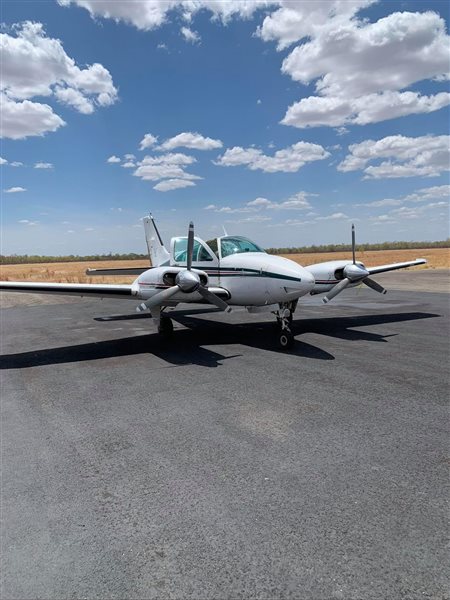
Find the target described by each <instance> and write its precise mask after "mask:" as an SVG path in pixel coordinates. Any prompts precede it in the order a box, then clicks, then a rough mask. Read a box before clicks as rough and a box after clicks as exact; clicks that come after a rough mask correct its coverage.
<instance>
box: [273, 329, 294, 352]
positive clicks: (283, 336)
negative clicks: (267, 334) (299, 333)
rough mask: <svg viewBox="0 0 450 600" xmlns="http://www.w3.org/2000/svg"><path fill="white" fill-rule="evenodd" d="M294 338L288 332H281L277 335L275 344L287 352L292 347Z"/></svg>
mask: <svg viewBox="0 0 450 600" xmlns="http://www.w3.org/2000/svg"><path fill="white" fill-rule="evenodd" d="M294 341H295V338H294V336H293V335H292V333H290V332H289V331H286V330H283V331H280V332H279V333H278V338H277V344H278V347H279V348H281V349H282V350H289V349H290V348H292V346H293V345H294Z"/></svg>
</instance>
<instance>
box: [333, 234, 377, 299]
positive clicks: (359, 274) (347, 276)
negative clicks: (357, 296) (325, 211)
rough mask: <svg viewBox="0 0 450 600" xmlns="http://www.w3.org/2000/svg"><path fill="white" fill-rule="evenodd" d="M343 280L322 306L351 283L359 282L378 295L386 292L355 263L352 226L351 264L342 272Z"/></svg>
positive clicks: (365, 270)
mask: <svg viewBox="0 0 450 600" xmlns="http://www.w3.org/2000/svg"><path fill="white" fill-rule="evenodd" d="M343 275H344V279H342V280H341V281H340V282H339V283H337V284H336V285H335V286H334V287H333V288H331V290H330V291H329V292H328V294H327V295H326V296H324V298H322V301H323V302H324V304H326V303H327V302H329V301H330V300H332V299H333V298H334V297H336V296H337V295H338V294H340V293H341V292H342V291H343V290H345V288H346V287H348V286H349V285H350V284H351V283H357V282H361V283H364V285H367V287H370V288H372V289H373V290H375V291H376V292H379V293H380V294H385V293H386V290H385V289H384V287H382V286H381V285H380V284H379V283H377V282H376V281H374V280H373V279H370V277H369V275H370V273H369V271H367V269H365V268H364V267H363V266H361V265H359V264H357V263H356V242H355V226H354V225H353V224H352V262H351V263H349V264H348V265H345V267H344V270H343Z"/></svg>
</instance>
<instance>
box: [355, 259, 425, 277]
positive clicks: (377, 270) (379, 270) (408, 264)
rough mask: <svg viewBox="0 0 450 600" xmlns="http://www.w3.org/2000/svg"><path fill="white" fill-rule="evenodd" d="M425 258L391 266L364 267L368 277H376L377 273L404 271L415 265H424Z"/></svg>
mask: <svg viewBox="0 0 450 600" xmlns="http://www.w3.org/2000/svg"><path fill="white" fill-rule="evenodd" d="M426 262H427V261H426V260H425V258H417V259H416V260H412V261H410V262H402V263H392V264H391V265H380V266H379V267H366V270H367V271H369V273H370V275H376V274H377V273H385V272H386V271H395V270H396V269H406V267H415V266H416V265H424V264H426Z"/></svg>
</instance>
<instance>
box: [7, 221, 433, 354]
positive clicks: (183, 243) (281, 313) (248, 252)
mask: <svg viewBox="0 0 450 600" xmlns="http://www.w3.org/2000/svg"><path fill="white" fill-rule="evenodd" d="M143 224H144V230H145V237H146V242H147V247H148V253H149V258H150V261H151V265H152V266H150V267H138V268H134V267H133V268H118V269H114V268H112V269H87V271H86V274H87V275H89V276H99V275H101V276H110V275H121V276H123V275H137V276H138V277H137V278H136V279H135V281H134V282H133V283H132V284H131V285H124V284H119V285H115V284H71V283H40V282H39V283H30V282H20V281H16V282H11V281H2V282H0V290H1V291H5V292H6V291H7V292H28V293H30V292H32V293H34V294H36V293H38V294H64V295H72V296H82V297H83V296H88V297H98V298H119V299H125V298H127V299H130V300H133V301H134V302H137V301H140V303H139V304H138V306H137V307H136V310H137V311H150V314H151V317H152V318H153V321H154V323H155V325H156V327H157V330H158V333H159V334H160V335H161V336H162V337H164V338H170V337H171V334H172V332H173V323H172V320H171V319H170V317H169V316H168V315H167V312H166V309H167V308H171V307H174V306H176V305H177V304H179V303H188V304H192V303H193V304H198V303H202V304H205V303H206V304H211V305H214V306H216V307H217V308H219V309H220V310H222V311H226V312H230V311H231V307H232V306H243V307H245V308H246V309H247V311H248V312H249V313H261V312H271V313H273V314H274V315H275V317H276V319H277V323H278V328H277V335H276V341H277V345H278V346H279V347H280V348H281V349H283V350H286V349H289V348H291V347H292V345H293V343H294V336H293V333H292V331H291V324H292V320H293V315H294V313H295V310H296V308H297V303H298V301H299V299H300V298H301V297H303V296H306V295H307V294H311V295H315V294H325V296H324V297H323V302H324V303H328V302H330V300H332V299H333V298H335V297H336V296H337V295H338V294H340V293H341V292H342V291H343V290H344V289H346V288H351V287H355V286H358V285H360V284H364V285H366V286H368V287H370V288H371V289H373V290H375V291H376V292H379V293H381V294H385V293H386V290H385V289H384V288H383V287H382V286H381V285H380V284H378V283H377V282H376V281H374V280H373V279H372V278H371V275H376V274H378V273H384V272H386V271H393V270H396V269H404V268H407V267H411V266H416V265H422V264H425V263H426V262H427V261H426V260H425V259H423V258H419V259H416V260H414V261H408V262H402V263H393V264H388V265H381V266H378V267H367V268H366V267H365V265H364V264H363V263H362V262H360V261H357V260H356V244H355V227H354V225H352V260H332V261H327V262H322V263H318V264H314V265H310V266H306V267H303V266H301V265H299V264H298V263H296V262H294V261H293V260H290V259H288V258H283V257H281V256H273V255H270V254H267V253H266V252H265V251H264V250H263V249H262V248H261V247H260V246H258V245H257V244H255V243H254V242H252V241H251V240H250V239H248V238H246V237H241V236H229V235H223V236H221V237H218V238H216V239H212V240H209V241H207V242H205V241H204V240H202V239H201V238H200V237H197V236H196V235H195V232H194V225H193V223H192V222H191V223H190V224H189V230H188V235H187V236H183V237H174V238H172V239H171V243H170V252H169V251H168V250H167V249H166V247H165V246H164V243H163V241H162V238H161V235H160V233H159V231H158V228H157V226H156V223H155V220H154V218H153V216H152V215H150V216H148V217H144V218H143Z"/></svg>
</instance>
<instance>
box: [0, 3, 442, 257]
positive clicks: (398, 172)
mask: <svg viewBox="0 0 450 600" xmlns="http://www.w3.org/2000/svg"><path fill="white" fill-rule="evenodd" d="M1 6H2V14H1V19H0V20H1V22H2V32H1V38H2V40H1V43H2V57H3V73H2V75H3V77H2V116H1V125H2V141H1V151H0V156H1V157H2V159H1V162H2V165H1V171H2V180H1V190H2V198H1V204H2V253H3V254H11V253H17V254H21V253H37V254H68V253H74V254H89V253H96V252H109V251H111V252H127V251H137V252H144V251H145V243H144V238H143V228H142V225H141V223H140V220H139V219H140V218H141V217H142V216H144V215H145V214H147V213H148V212H149V211H152V212H153V214H154V215H155V217H156V219H157V221H158V222H159V224H160V227H161V230H162V232H163V235H164V237H165V238H169V237H170V236H171V235H179V234H182V233H184V232H185V231H186V229H187V223H188V221H189V220H190V219H193V220H194V222H195V225H196V232H197V234H198V235H200V236H201V237H203V238H205V239H206V238H210V237H213V236H214V235H220V234H221V232H222V226H225V227H226V228H227V230H228V232H229V233H235V234H241V235H248V236H249V237H251V238H253V239H255V241H257V242H258V243H260V244H261V245H263V246H266V247H268V246H299V245H308V244H321V243H328V242H345V241H349V237H350V223H351V222H355V223H356V226H357V233H358V239H359V240H360V241H361V242H362V241H370V242H375V241H384V240H399V239H406V240H424V239H427V240H437V239H445V238H447V237H448V236H449V216H448V199H449V178H448V164H449V156H448V155H449V137H448V134H449V131H448V129H449V125H448V124H449V108H448V106H449V103H450V93H449V90H448V72H449V58H448V57H449V37H448V18H449V15H448V5H447V3H446V2H418V1H415V2H393V1H390V2H371V1H370V0H354V1H348V2H338V1H337V0H336V1H330V2H315V3H311V2H300V1H299V2H294V3H293V2H290V3H286V2H283V1H280V2H273V3H271V2H268V1H266V2H265V1H262V0H249V1H248V2H235V1H234V2H231V1H228V0H223V2H221V3H217V2H216V3H214V2H211V1H209V0H199V1H198V2H197V3H189V2H187V3H186V2H178V1H174V2H172V4H171V5H169V3H167V2H166V3H163V2H157V1H154V0H142V1H139V2H127V3H126V2H121V0H114V1H113V0H105V1H104V2H102V3H96V2H94V1H93V0H72V1H71V0H59V2H57V1H48V2H47V1H44V2H35V3H32V2H21V1H20V0H19V1H14V2H8V1H3V2H2V5H1ZM193 7H195V10H194V8H193ZM170 8H171V9H170ZM169 9H170V10H169ZM146 135H147V137H146V138H144V136H146ZM144 139H145V140H146V142H143V140H144ZM145 146H146V147H145ZM126 155H129V156H128V157H127V156H126Z"/></svg>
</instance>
